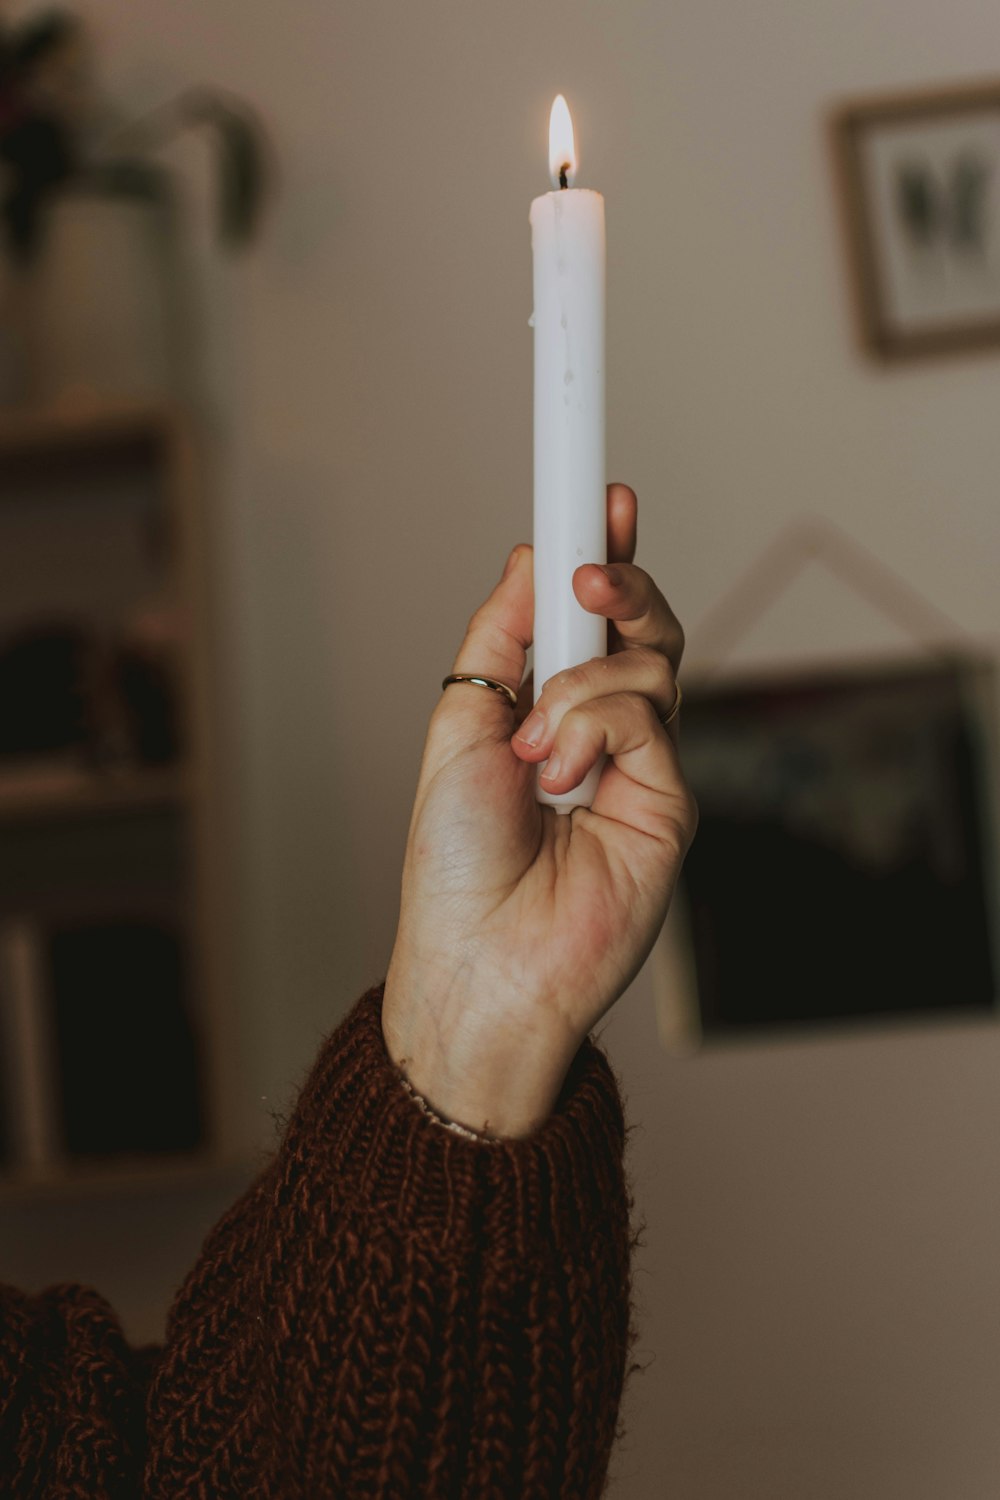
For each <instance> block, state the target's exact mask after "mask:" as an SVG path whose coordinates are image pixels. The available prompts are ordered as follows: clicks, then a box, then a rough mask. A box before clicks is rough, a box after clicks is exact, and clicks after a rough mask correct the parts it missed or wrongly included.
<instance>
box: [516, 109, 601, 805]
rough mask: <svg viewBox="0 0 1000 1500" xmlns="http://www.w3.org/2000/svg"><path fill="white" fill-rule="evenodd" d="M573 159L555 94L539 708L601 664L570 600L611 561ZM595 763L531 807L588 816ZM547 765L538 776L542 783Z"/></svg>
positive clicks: (590, 211)
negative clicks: (570, 672) (570, 679)
mask: <svg viewBox="0 0 1000 1500" xmlns="http://www.w3.org/2000/svg"><path fill="white" fill-rule="evenodd" d="M576 167H577V161H576V152H575V146H574V140H573V127H572V123H571V121H570V115H569V110H568V108H567V106H566V101H565V99H563V97H562V95H561V94H560V95H558V97H557V98H556V101H555V103H554V104H553V106H552V115H551V119H550V124H549V172H550V176H551V179H552V182H553V185H554V191H553V192H551V193H545V194H543V196H542V197H540V198H536V199H535V201H534V202H533V203H532V205H531V215H530V218H531V249H532V261H533V268H534V300H535V307H534V314H533V318H532V324H533V327H534V330H535V505H534V544H535V643H534V652H535V658H534V673H535V699H536V701H537V699H538V697H539V695H540V693H541V690H542V688H543V687H544V685H545V683H546V682H547V681H548V679H549V678H550V677H553V676H555V674H556V673H558V672H563V671H565V670H566V669H567V668H568V667H573V666H577V665H579V664H580V663H581V662H585V661H589V660H590V659H591V658H592V657H597V656H605V655H606V654H607V621H606V620H605V619H604V618H603V617H602V616H600V615H593V614H590V613H588V611H587V610H585V609H584V608H583V606H582V605H581V604H579V603H578V602H577V598H576V595H575V594H574V593H573V573H574V570H575V569H576V568H578V567H580V566H581V564H583V563H603V562H605V561H606V558H607V551H606V549H607V500H606V485H605V473H604V262H605V248H604V199H603V197H602V196H601V194H600V193H595V192H591V191H589V190H587V189H582V188H574V187H572V186H571V184H572V182H573V180H574V178H575V175H576ZM603 767H604V756H603V755H602V756H601V757H600V759H599V760H598V762H597V764H596V765H595V766H593V767H592V768H591V770H590V771H589V772H588V774H587V775H586V776H585V777H584V779H583V781H582V782H581V783H580V784H579V786H576V787H573V788H572V789H571V790H569V791H568V792H561V793H559V794H558V795H555V794H553V793H551V792H547V791H546V790H545V789H544V787H542V786H541V785H539V784H538V778H537V776H536V796H537V799H538V801H539V802H542V803H546V804H548V805H549V806H552V807H555V809H556V811H557V812H560V813H569V812H572V810H573V808H574V807H589V806H590V805H591V803H592V802H593V800H594V795H595V793H596V791H597V783H598V781H599V780H600V776H601V771H602V769H603ZM542 770H544V765H542V766H540V767H539V774H540V773H541V771H542Z"/></svg>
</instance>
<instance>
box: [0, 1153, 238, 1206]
mask: <svg viewBox="0 0 1000 1500" xmlns="http://www.w3.org/2000/svg"><path fill="white" fill-rule="evenodd" d="M261 1166H262V1163H261V1162H260V1161H259V1160H250V1159H248V1158H246V1157H241V1156H229V1157H221V1156H217V1155H213V1154H212V1153H211V1152H190V1151H189V1152H184V1153H176V1154H172V1155H163V1156H159V1157H157V1156H127V1157H126V1156H123V1157H116V1158H113V1159H111V1160H106V1161H104V1160H99V1159H93V1160H92V1159H85V1160H80V1161H75V1162H66V1163H53V1164H52V1165H51V1166H48V1167H45V1168H39V1167H35V1168H31V1169H27V1168H20V1169H14V1170H9V1171H7V1172H2V1171H0V1203H3V1204H5V1205H9V1204H13V1203H18V1202H35V1201H38V1200H40V1199H65V1198H67V1197H75V1196H80V1197H84V1196H90V1195H92V1194H95V1193H134V1192H142V1191H144V1190H150V1189H152V1190H157V1191H159V1190H160V1189H169V1188H172V1187H196V1186H198V1185H199V1184H203V1185H206V1186H207V1185H209V1184H210V1183H212V1182H215V1181H222V1180H223V1179H228V1178H231V1177H233V1176H240V1175H242V1176H245V1177H246V1178H247V1180H248V1181H249V1179H250V1177H252V1176H253V1174H254V1173H255V1172H258V1171H260V1169H261Z"/></svg>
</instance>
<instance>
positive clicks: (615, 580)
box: [598, 564, 622, 588]
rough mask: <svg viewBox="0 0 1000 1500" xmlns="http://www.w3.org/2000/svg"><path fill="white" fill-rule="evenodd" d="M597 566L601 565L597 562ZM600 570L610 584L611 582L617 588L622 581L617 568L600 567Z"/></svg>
mask: <svg viewBox="0 0 1000 1500" xmlns="http://www.w3.org/2000/svg"><path fill="white" fill-rule="evenodd" d="M598 567H601V565H600V564H598ZM601 572H602V573H603V574H604V576H605V578H606V579H607V580H608V582H609V583H610V584H613V585H614V587H615V588H617V587H618V585H619V584H620V583H621V581H622V575H621V573H620V572H619V571H618V569H617V568H605V567H601Z"/></svg>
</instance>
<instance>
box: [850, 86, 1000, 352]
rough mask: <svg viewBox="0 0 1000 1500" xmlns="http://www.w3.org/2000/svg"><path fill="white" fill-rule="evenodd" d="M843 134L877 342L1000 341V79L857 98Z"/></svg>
mask: <svg viewBox="0 0 1000 1500" xmlns="http://www.w3.org/2000/svg"><path fill="white" fill-rule="evenodd" d="M831 136H832V146H833V153H834V162H835V171H836V174H837V178H838V182H839V191H840V198H841V206H842V211H843V219H844V230H845V236H846V241H847V255H848V260H849V263H850V269H851V279H852V283H853V290H854V300H855V310H856V314H857V319H858V331H859V334H860V338H861V342H862V344H863V346H864V348H865V349H866V351H867V352H868V353H869V354H870V355H872V356H874V357H875V358H877V359H880V360H885V361H893V360H902V359H912V358H914V357H921V356H927V355H937V354H948V353H957V352H961V351H971V350H977V349H978V350H987V349H991V348H1000V80H993V81H989V82H985V83H978V84H966V85H961V86H956V87H948V88H937V89H928V90H924V91H919V92H909V93H900V94H893V95H889V96H885V97H881V98H869V99H864V100H857V101H854V102H849V103H845V104H843V105H841V106H840V107H839V108H837V109H836V110H835V112H834V114H833V116H832V119H831Z"/></svg>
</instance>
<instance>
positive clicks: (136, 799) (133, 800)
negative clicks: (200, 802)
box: [0, 766, 191, 824]
mask: <svg viewBox="0 0 1000 1500" xmlns="http://www.w3.org/2000/svg"><path fill="white" fill-rule="evenodd" d="M190 795H191V781H190V777H189V775H188V773H187V772H186V770H185V769H184V768H183V767H181V766H164V767H155V768H150V769H148V770H146V769H141V768H136V769H130V770H127V771H120V772H104V773H101V774H98V773H95V772H89V771H85V770H81V769H78V768H77V767H75V766H67V767H35V766H32V767H28V768H26V769H25V770H23V771H2V770H0V824H4V823H24V822H40V821H42V820H48V819H52V818H72V817H88V816H90V817H93V816H98V815H100V814H102V813H122V812H133V811H135V812H141V811H144V810H146V809H147V808H155V807H168V806H171V805H175V804H176V805H180V804H182V803H184V802H186V801H187V800H188V799H189V798H190Z"/></svg>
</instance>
